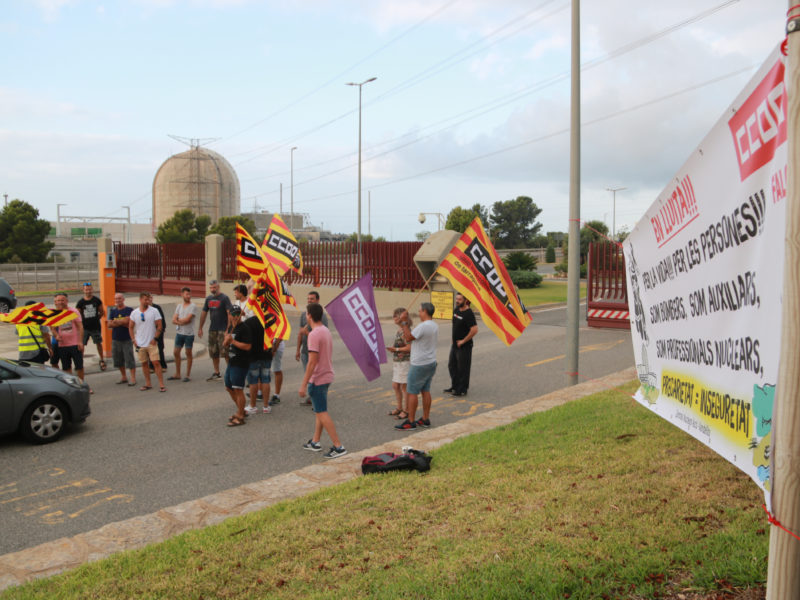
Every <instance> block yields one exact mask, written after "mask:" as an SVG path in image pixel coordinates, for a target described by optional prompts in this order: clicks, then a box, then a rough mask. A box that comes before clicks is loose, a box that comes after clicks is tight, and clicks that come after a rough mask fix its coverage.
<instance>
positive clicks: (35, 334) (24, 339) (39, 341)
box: [17, 324, 47, 352]
mask: <svg viewBox="0 0 800 600" xmlns="http://www.w3.org/2000/svg"><path fill="white" fill-rule="evenodd" d="M17 335H18V336H19V351H20V352H38V351H39V350H42V349H45V348H46V347H47V346H45V342H44V337H43V336H42V330H41V328H40V327H39V326H38V325H36V324H31V325H17Z"/></svg>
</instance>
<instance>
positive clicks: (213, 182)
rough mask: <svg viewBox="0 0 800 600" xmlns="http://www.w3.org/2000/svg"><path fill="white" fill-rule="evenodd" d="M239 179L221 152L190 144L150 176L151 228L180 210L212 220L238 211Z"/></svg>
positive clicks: (154, 227)
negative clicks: (151, 180)
mask: <svg viewBox="0 0 800 600" xmlns="http://www.w3.org/2000/svg"><path fill="white" fill-rule="evenodd" d="M239 205H240V196H239V178H238V177H237V176H236V171H234V170H233V167H232V166H231V164H230V163H229V162H228V161H227V160H225V158H223V156H222V155H220V154H218V153H216V152H214V151H213V150H208V149H207V148H201V147H199V146H193V147H192V149H191V150H187V151H186V152H181V153H180V154H175V155H173V156H170V157H169V158H168V159H167V160H166V161H164V163H163V164H162V165H161V167H159V169H158V171H157V172H156V176H155V178H154V179H153V231H155V230H156V229H157V228H158V226H159V225H161V223H163V222H164V221H166V220H167V219H169V218H171V217H172V215H174V214H175V213H176V212H177V211H179V210H184V209H187V208H189V209H191V210H192V212H194V213H195V215H208V216H209V217H211V223H212V224H213V223H216V222H217V221H218V220H219V218H220V217H230V216H233V215H238V214H239V213H240V208H239Z"/></svg>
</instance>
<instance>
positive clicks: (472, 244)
mask: <svg viewBox="0 0 800 600" xmlns="http://www.w3.org/2000/svg"><path fill="white" fill-rule="evenodd" d="M436 272H437V273H441V274H442V275H444V276H445V277H447V279H448V280H449V281H450V283H451V284H452V285H453V287H454V288H456V290H458V291H459V292H460V293H461V294H464V297H466V298H467V299H468V300H469V301H470V302H471V303H472V304H475V305H476V306H477V307H478V308H479V310H480V312H481V315H482V316H483V322H484V323H485V324H486V326H487V327H488V328H489V329H491V330H492V331H493V332H494V334H495V335H496V336H497V337H498V338H500V339H501V340H502V341H503V343H505V344H506V345H507V346H510V345H511V344H512V343H513V342H514V340H516V339H517V338H518V337H519V336H520V335H522V332H523V331H524V330H525V327H527V326H528V323H530V322H531V316H530V314H528V312H527V311H526V310H524V309H523V307H522V303H521V302H520V300H519V297H518V296H517V293H516V291H515V290H514V284H513V283H511V277H509V275H508V271H506V266H505V265H504V264H503V261H502V260H500V257H499V256H498V254H497V251H496V250H495V249H494V246H492V243H491V242H490V241H489V236H487V235H486V231H485V230H484V229H483V224H482V223H481V220H480V219H479V218H477V217H476V218H475V220H474V221H472V223H470V225H469V227H467V230H466V231H465V232H464V233H463V234H462V235H461V237H460V238H459V239H458V241H457V242H456V245H455V246H453V249H452V250H450V253H449V254H448V255H447V256H446V257H445V258H444V260H442V262H441V263H440V264H439V267H438V268H437V269H436Z"/></svg>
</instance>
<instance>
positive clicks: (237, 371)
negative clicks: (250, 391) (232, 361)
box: [225, 365, 247, 390]
mask: <svg viewBox="0 0 800 600" xmlns="http://www.w3.org/2000/svg"><path fill="white" fill-rule="evenodd" d="M246 377H247V367H234V366H233V365H228V368H227V369H225V387H226V388H231V389H232V390H243V389H244V380H245V378H246Z"/></svg>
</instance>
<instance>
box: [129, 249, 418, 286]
mask: <svg viewBox="0 0 800 600" xmlns="http://www.w3.org/2000/svg"><path fill="white" fill-rule="evenodd" d="M421 245H422V242H363V243H362V244H361V250H362V252H361V257H362V258H361V260H360V261H359V253H358V244H357V243H356V242H300V251H301V252H302V253H303V274H302V276H300V275H297V274H296V273H294V272H289V273H287V274H286V278H285V279H286V283H287V284H289V285H291V284H292V283H303V284H308V285H313V286H319V285H330V286H338V287H342V288H344V287H347V286H348V285H350V284H351V283H354V282H355V281H357V280H358V279H359V278H360V277H361V276H362V275H363V274H364V273H366V272H368V271H370V272H372V283H373V285H374V286H375V287H376V288H387V289H389V290H394V289H399V290H416V289H419V288H421V287H422V285H423V284H424V283H425V282H424V281H423V279H422V276H421V275H420V274H419V271H418V270H417V267H416V266H415V265H414V255H415V254H416V253H417V250H419V248H420V246H421ZM114 254H115V255H116V257H117V289H118V290H119V291H121V292H138V291H140V290H147V291H150V292H152V293H155V294H178V293H179V292H180V288H182V287H183V286H188V287H189V288H191V290H192V293H193V294H199V295H202V294H204V293H205V245H204V244H122V243H120V242H114ZM221 279H222V280H223V281H244V280H245V279H246V276H245V274H244V273H241V272H238V271H237V270H236V240H223V242H222V273H221Z"/></svg>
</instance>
